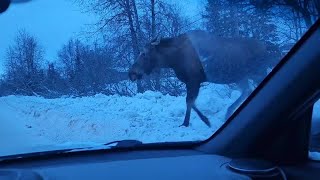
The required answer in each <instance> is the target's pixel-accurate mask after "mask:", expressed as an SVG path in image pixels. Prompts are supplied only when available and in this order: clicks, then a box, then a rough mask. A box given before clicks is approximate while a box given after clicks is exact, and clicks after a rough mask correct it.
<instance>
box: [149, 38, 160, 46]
mask: <svg viewBox="0 0 320 180" xmlns="http://www.w3.org/2000/svg"><path fill="white" fill-rule="evenodd" d="M160 41H161V37H160V36H159V35H157V36H156V37H155V38H154V39H153V40H152V41H151V45H153V46H156V45H159V44H160Z"/></svg>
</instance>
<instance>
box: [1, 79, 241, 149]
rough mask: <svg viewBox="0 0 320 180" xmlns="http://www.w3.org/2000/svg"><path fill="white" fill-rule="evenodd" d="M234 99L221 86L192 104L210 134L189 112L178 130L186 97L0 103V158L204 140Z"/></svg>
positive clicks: (205, 89) (236, 94) (235, 95)
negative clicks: (129, 142) (67, 148)
mask: <svg viewBox="0 0 320 180" xmlns="http://www.w3.org/2000/svg"><path fill="white" fill-rule="evenodd" d="M239 95H240V92H239V91H232V90H230V89H229V87H228V86H223V85H212V84H210V85H206V86H204V87H202V88H201V89H200V94H199V97H198V99H197V102H196V104H197V105H198V108H199V109H200V110H201V111H202V112H203V113H204V114H205V115H207V116H208V118H209V119H210V121H211V123H212V127H211V128H208V127H207V126H206V125H205V124H204V123H203V122H202V121H201V120H200V119H199V117H198V116H197V115H196V113H195V112H194V111H192V113H191V121H190V123H191V124H190V127H187V128H186V127H179V125H181V124H182V122H183V119H184V115H185V110H186V104H185V97H184V96H183V97H174V96H169V95H162V94H160V93H157V92H145V93H143V94H137V95H136V96H134V97H125V96H117V95H114V96H106V95H102V94H98V95H95V96H92V97H82V98H58V99H45V98H42V97H25V96H6V97H1V98H0V109H1V110H0V111H1V112H0V118H1V119H0V122H1V126H0V146H1V148H0V155H7V154H15V153H22V152H29V151H39V150H40V151H42V150H48V149H46V148H45V147H49V146H51V145H60V146H63V145H75V146H79V145H81V144H82V145H84V146H85V145H92V144H99V143H107V142H110V141H114V140H124V139H137V140H140V141H142V142H144V143H150V142H176V141H194V140H204V139H207V138H209V137H210V136H211V135H212V134H213V132H215V131H216V130H217V129H218V128H219V127H220V126H221V125H222V124H223V123H224V115H225V113H226V109H227V108H228V106H229V105H230V104H231V103H232V102H234V101H235V99H237V98H238V97H239Z"/></svg>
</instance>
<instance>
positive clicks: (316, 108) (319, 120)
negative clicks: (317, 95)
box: [309, 100, 320, 160]
mask: <svg viewBox="0 0 320 180" xmlns="http://www.w3.org/2000/svg"><path fill="white" fill-rule="evenodd" d="M309 156H310V159H313V160H320V100H318V101H317V102H316V103H315V104H314V105H313V112H312V124H311V133H310V147H309Z"/></svg>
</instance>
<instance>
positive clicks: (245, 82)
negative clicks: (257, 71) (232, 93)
mask: <svg viewBox="0 0 320 180" xmlns="http://www.w3.org/2000/svg"><path fill="white" fill-rule="evenodd" d="M238 86H239V87H240V89H241V91H242V92H241V95H240V97H239V98H238V99H237V100H236V101H235V102H234V103H232V104H231V106H230V107H229V108H228V110H227V113H226V115H225V119H228V118H229V116H231V114H232V113H233V112H234V110H235V109H236V108H237V107H238V106H239V105H240V104H241V102H242V101H243V100H245V98H247V96H248V95H249V94H250V93H251V89H250V86H249V84H248V80H247V79H243V80H241V81H240V82H239V84H238Z"/></svg>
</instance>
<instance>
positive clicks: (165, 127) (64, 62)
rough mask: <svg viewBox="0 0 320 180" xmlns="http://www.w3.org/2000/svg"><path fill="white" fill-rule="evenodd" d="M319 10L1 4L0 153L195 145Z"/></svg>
mask: <svg viewBox="0 0 320 180" xmlns="http://www.w3.org/2000/svg"><path fill="white" fill-rule="evenodd" d="M2 2H4V1H2ZM319 11H320V8H319V4H317V3H316V1H303V0H299V1H298V0H293V1H290V2H289V1H282V0H276V1H259V0H250V1H249V0H248V1H230V0H184V1H180V0H171V1H169V0H108V1H107V0H88V1H82V0H55V1H41V0H31V1H27V2H26V3H16V4H11V5H10V6H9V8H8V9H7V11H5V12H4V13H2V14H0V24H1V27H3V28H1V31H0V32H1V33H0V40H1V43H0V123H1V126H0V146H1V148H0V156H5V155H15V154H19V153H30V152H39V151H48V150H52V149H64V148H75V147H89V146H98V145H100V144H104V143H108V142H112V141H120V140H127V139H130V140H138V141H141V142H142V143H161V142H183V141H202V140H205V139H207V138H209V137H210V136H211V135H212V134H213V133H214V132H216V131H217V129H219V128H220V127H221V126H222V125H223V123H224V122H225V121H226V120H227V119H228V118H229V117H230V115H232V113H233V112H234V111H235V110H236V109H237V108H238V107H239V106H240V105H241V103H242V102H243V101H244V100H245V99H246V98H247V97H248V96H249V95H250V93H251V92H252V91H253V90H254V89H255V88H256V87H257V85H259V83H260V82H261V81H262V80H263V79H264V78H265V77H266V76H267V74H268V73H269V72H270V71H272V69H273V68H274V66H275V65H276V64H277V63H278V62H279V61H280V59H281V58H282V57H283V56H284V55H285V54H286V53H287V52H288V51H289V50H290V48H291V47H292V46H293V45H294V44H295V43H296V41H298V40H299V38H300V37H301V36H302V35H303V34H304V33H305V32H306V30H307V29H308V28H309V27H310V26H311V25H312V24H313V23H314V22H315V20H316V18H317V17H319Z"/></svg>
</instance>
